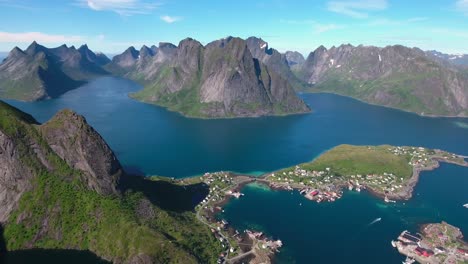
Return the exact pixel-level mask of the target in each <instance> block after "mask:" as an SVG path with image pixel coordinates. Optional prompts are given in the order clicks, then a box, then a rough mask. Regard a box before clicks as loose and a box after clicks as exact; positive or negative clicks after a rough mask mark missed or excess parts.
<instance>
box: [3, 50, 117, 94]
mask: <svg viewBox="0 0 468 264" xmlns="http://www.w3.org/2000/svg"><path fill="white" fill-rule="evenodd" d="M109 61H110V60H109V59H108V58H107V57H106V56H105V55H104V54H95V53H94V52H92V51H91V50H89V48H88V47H87V46H86V45H83V46H81V47H80V48H79V49H76V48H75V47H74V46H71V47H67V46H66V45H62V46H60V47H57V48H51V49H49V48H46V47H44V46H41V45H39V44H37V43H36V42H33V43H32V44H31V45H30V46H29V47H28V48H27V49H26V50H24V51H23V50H21V49H19V48H18V47H15V48H14V49H13V50H12V51H11V52H10V53H9V54H8V57H7V58H6V59H4V60H3V62H2V64H0V97H1V98H9V99H18V100H26V101H34V100H41V99H47V98H53V97H57V96H59V95H61V94H63V93H65V92H67V91H68V90H70V89H73V88H76V87H78V86H79V85H81V84H83V82H84V81H87V80H90V79H93V78H96V77H99V76H102V75H106V74H109V73H108V72H107V71H106V70H104V69H103V68H102V66H104V65H105V64H107V63H109Z"/></svg>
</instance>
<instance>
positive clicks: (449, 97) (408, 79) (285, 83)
mask: <svg viewBox="0 0 468 264" xmlns="http://www.w3.org/2000/svg"><path fill="white" fill-rule="evenodd" d="M231 42H232V43H231ZM245 47H246V48H245ZM466 60H467V55H448V54H443V53H440V52H437V51H426V52H424V51H422V50H420V49H417V48H407V47H404V46H400V45H395V46H387V47H384V48H379V47H373V46H363V45H360V46H357V47H355V46H352V45H349V44H348V45H341V46H339V47H332V48H330V49H326V48H325V47H323V46H320V47H319V48H317V49H316V50H315V51H313V52H311V53H310V54H309V56H308V57H307V59H306V58H304V57H303V56H302V54H300V53H298V52H294V51H288V52H285V53H283V54H282V53H280V52H278V51H277V50H275V49H273V48H271V47H269V45H268V42H266V41H264V40H262V39H261V38H256V37H250V38H247V39H245V40H243V39H240V38H233V37H227V38H224V39H220V40H216V41H213V42H211V43H208V44H207V45H205V46H203V45H201V44H200V43H199V42H198V41H196V40H194V39H190V38H187V39H185V40H182V41H181V42H180V43H179V45H177V46H176V45H174V44H171V43H165V42H162V43H159V45H158V46H154V45H153V46H142V47H141V48H140V49H136V48H135V47H129V48H128V49H127V50H125V51H124V52H123V53H122V54H118V55H115V56H114V57H113V58H112V60H109V59H108V58H107V57H106V56H105V55H104V54H101V53H98V54H96V53H94V52H92V51H91V50H89V48H88V47H87V46H86V45H83V46H82V47H80V48H79V49H75V47H73V46H72V47H67V46H66V45H62V46H60V47H57V48H53V49H47V48H45V47H43V46H41V45H39V44H37V43H35V42H33V43H32V44H31V45H30V46H29V47H28V49H26V50H25V51H22V50H20V49H18V48H15V49H13V50H12V51H11V52H10V53H9V56H8V57H7V58H6V59H5V60H4V61H3V63H2V64H0V98H13V99H19V100H41V99H47V98H53V97H57V96H59V95H61V94H63V93H65V92H66V91H68V90H70V89H73V88H75V87H78V86H79V85H80V84H82V83H83V82H84V81H88V80H90V79H93V78H96V77H98V76H102V75H105V74H113V75H117V76H122V77H124V78H129V79H132V80H134V81H136V82H138V83H140V84H142V85H143V86H144V89H143V90H142V91H140V92H138V93H136V94H133V95H132V96H133V97H135V98H136V99H139V100H142V101H145V102H149V103H154V104H158V105H161V106H164V107H167V108H169V109H170V110H173V111H177V112H180V113H182V114H184V115H186V116H192V117H207V118H210V117H247V116H261V115H283V114H290V113H302V112H307V111H308V107H307V106H306V105H305V104H304V103H303V101H302V100H301V99H299V98H298V97H297V96H296V95H295V94H294V90H295V91H296V92H332V93H338V94H342V95H346V96H351V97H354V98H357V99H360V100H363V101H366V102H369V103H372V104H377V105H383V106H388V107H393V108H398V109H402V110H405V111H411V112H415V113H417V114H422V115H436V116H468V110H467V108H468V106H467V105H468V98H467V96H468V95H467V94H468V92H467V89H468V88H467V86H468V85H467V83H468V66H467V65H465V63H466ZM214 65H216V66H214Z"/></svg>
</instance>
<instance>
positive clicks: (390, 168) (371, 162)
mask: <svg viewBox="0 0 468 264" xmlns="http://www.w3.org/2000/svg"><path fill="white" fill-rule="evenodd" d="M390 147H391V146H388V145H382V146H375V147H374V146H352V145H339V146H337V147H335V148H333V149H331V150H329V151H327V152H325V153H324V154H322V155H320V156H319V157H318V158H317V159H315V160H313V161H311V162H308V163H303V164H300V165H299V167H300V168H302V169H304V170H309V171H314V170H315V171H326V168H330V170H331V171H333V172H334V173H335V174H336V175H337V176H340V175H356V174H362V175H367V174H379V175H382V174H384V173H393V174H395V175H398V176H399V177H403V178H409V177H411V175H412V166H411V165H409V164H408V162H409V161H410V156H409V155H404V156H403V155H400V156H397V155H394V154H393V153H392V152H391V151H389V150H388V149H389V148H390ZM292 169H293V168H290V169H286V170H285V171H291V170H292Z"/></svg>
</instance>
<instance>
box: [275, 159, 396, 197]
mask: <svg viewBox="0 0 468 264" xmlns="http://www.w3.org/2000/svg"><path fill="white" fill-rule="evenodd" d="M268 178H269V181H270V186H271V187H272V188H275V189H286V190H292V189H301V193H302V194H303V195H304V196H305V197H306V198H308V199H310V200H314V201H317V202H321V201H330V202H333V201H335V200H336V199H339V198H340V197H341V195H342V191H341V189H342V188H346V187H347V188H348V189H349V190H350V191H351V190H356V191H357V192H360V191H361V190H363V189H366V188H367V187H371V188H372V189H373V190H378V191H380V192H382V193H393V192H398V191H399V190H400V189H401V188H402V187H403V184H404V179H403V178H401V177H397V176H396V175H395V174H393V173H387V172H384V173H383V174H381V175H380V174H367V175H363V174H353V175H347V176H336V175H334V173H333V169H332V168H325V170H323V171H321V170H306V169H303V168H301V167H300V166H299V165H297V166H295V168H294V170H292V171H288V172H287V171H283V172H277V173H272V174H270V175H269V177H268Z"/></svg>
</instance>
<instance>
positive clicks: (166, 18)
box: [160, 15, 182, 24]
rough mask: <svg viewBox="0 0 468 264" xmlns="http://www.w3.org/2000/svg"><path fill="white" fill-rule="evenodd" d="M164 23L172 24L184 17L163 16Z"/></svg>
mask: <svg viewBox="0 0 468 264" xmlns="http://www.w3.org/2000/svg"><path fill="white" fill-rule="evenodd" d="M160 18H161V20H162V21H164V22H166V23H169V24H172V23H174V22H177V21H180V20H182V17H174V16H167V15H166V16H161V17H160Z"/></svg>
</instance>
